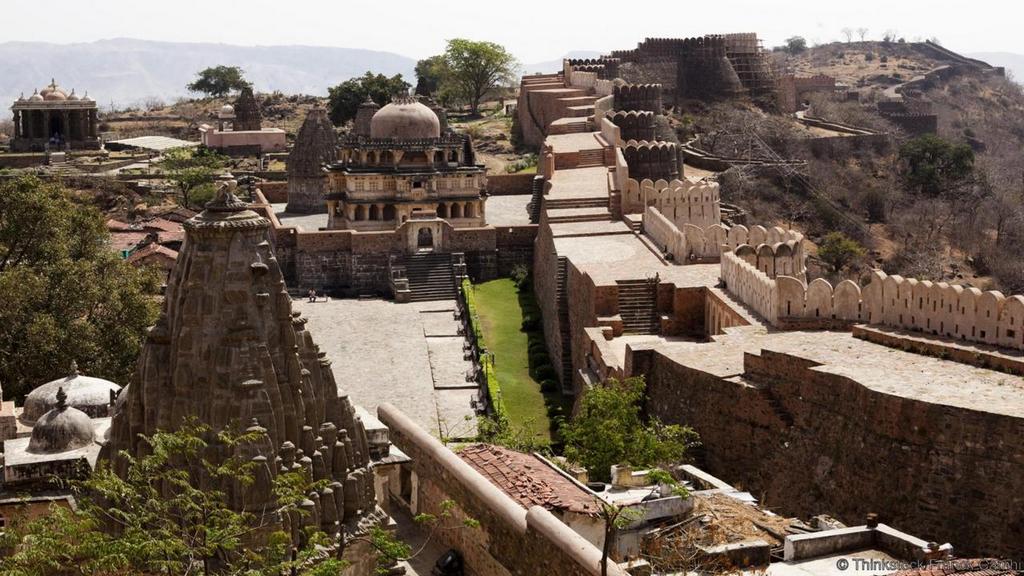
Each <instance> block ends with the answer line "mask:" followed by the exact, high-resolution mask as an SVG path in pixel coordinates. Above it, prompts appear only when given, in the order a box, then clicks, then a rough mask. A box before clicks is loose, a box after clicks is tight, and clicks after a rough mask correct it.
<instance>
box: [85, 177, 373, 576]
mask: <svg viewBox="0 0 1024 576" xmlns="http://www.w3.org/2000/svg"><path fill="white" fill-rule="evenodd" d="M233 191H234V185H233V184H226V185H224V186H223V187H222V188H221V190H220V191H219V192H218V195H217V197H216V198H215V199H214V200H213V201H212V202H210V203H209V204H208V205H207V207H206V210H204V211H203V212H202V213H201V214H199V215H198V216H196V217H195V218H193V219H191V220H189V221H187V222H186V223H185V232H186V237H185V242H184V245H183V247H182V252H181V259H180V260H179V263H178V265H177V266H176V267H175V269H174V272H173V273H172V275H171V279H170V281H169V282H168V286H167V292H166V299H165V304H164V310H163V313H162V314H161V316H160V318H159V320H158V321H157V323H156V325H155V326H154V328H153V329H152V330H151V331H150V333H149V335H148V337H147V340H146V342H145V344H144V346H143V350H142V352H141V355H140V358H139V362H138V367H137V371H136V375H135V377H134V378H133V380H132V382H131V384H129V385H128V386H127V387H126V388H125V390H123V391H122V393H121V394H120V395H119V397H118V399H117V402H116V404H115V407H114V413H113V422H112V426H111V431H110V441H109V444H108V445H107V447H106V449H105V454H106V455H107V456H108V457H111V458H113V460H114V469H115V471H118V472H119V473H123V472H124V471H125V470H126V463H125V462H124V461H122V460H121V459H119V458H117V457H116V456H115V455H116V454H118V453H120V452H121V451H122V450H123V451H127V452H128V453H129V454H140V453H141V451H143V450H145V446H144V444H143V442H142V440H141V439H140V436H139V435H140V434H145V435H151V434H153V433H154V432H155V431H156V430H157V429H164V430H167V429H173V428H174V427H176V426H177V425H179V424H180V423H181V421H182V419H183V418H185V417H189V416H194V417H196V418H198V419H199V421H200V422H202V423H204V424H206V425H208V426H210V427H211V428H212V429H214V430H219V429H223V428H225V427H228V426H236V425H241V426H247V431H250V432H256V433H258V434H259V436H260V440H259V441H257V442H254V443H252V444H246V445H244V446H238V447H236V448H229V447H226V446H221V445H218V444H217V443H216V442H214V443H213V447H212V449H211V454H210V457H211V458H213V459H218V458H221V459H223V458H228V457H231V456H233V455H234V456H240V457H243V458H247V459H252V461H254V462H257V463H258V464H259V466H258V469H257V473H256V480H255V483H254V484H253V485H252V486H249V487H248V488H246V489H244V490H242V489H241V488H242V487H241V486H236V487H234V489H233V490H232V491H231V492H232V493H234V494H236V495H237V499H236V501H235V502H234V505H235V506H236V507H238V508H239V509H245V510H251V511H255V512H261V513H262V512H264V511H267V510H269V511H270V512H269V515H270V522H271V524H275V525H277V526H279V527H283V528H286V529H290V530H291V531H292V534H293V536H294V537H297V534H298V530H299V529H300V528H301V527H302V526H304V525H313V526H319V527H320V528H321V529H323V530H324V531H325V532H326V533H328V534H331V535H346V536H352V535H353V534H360V533H363V532H364V531H365V530H367V529H369V527H370V526H372V525H376V524H379V523H381V522H385V521H386V519H387V517H386V514H385V513H384V512H383V511H382V510H381V509H380V508H379V507H378V506H377V503H376V500H375V486H374V477H373V471H372V470H371V469H370V466H369V465H370V459H371V452H372V451H373V450H372V447H371V445H370V442H369V441H368V439H367V434H366V430H365V428H364V425H363V423H362V421H361V419H360V418H359V417H357V416H356V414H355V409H354V407H353V406H352V404H351V403H350V402H349V399H348V397H347V395H345V394H344V393H342V392H340V391H339V389H338V386H337V384H336V382H335V380H334V374H333V372H332V370H331V362H330V360H328V359H327V358H326V357H325V356H324V354H323V353H321V352H320V351H319V349H318V347H317V346H316V344H315V343H314V341H313V338H312V336H311V335H310V334H309V332H307V331H306V328H305V323H306V322H305V320H304V319H303V318H300V317H299V315H298V314H296V313H293V312H292V304H291V298H290V297H289V295H288V291H287V289H286V287H285V282H284V278H283V276H282V273H281V268H280V267H279V266H278V261H277V258H276V256H275V254H274V251H273V249H272V248H271V245H270V242H269V241H268V234H267V232H268V229H269V227H270V222H269V221H268V220H267V219H266V218H263V217H261V216H260V215H258V214H257V213H256V212H254V211H252V210H250V209H249V206H248V205H247V204H245V203H244V202H242V201H240V200H239V199H238V198H237V197H236V196H235V195H234V192H233ZM385 451H386V450H385ZM298 468H305V469H306V470H308V472H309V474H310V476H311V477H312V479H313V480H315V481H323V482H324V483H325V485H324V487H323V488H322V489H320V490H319V491H317V492H313V493H311V494H310V498H309V499H308V500H307V501H306V502H305V503H304V504H303V507H304V508H305V509H306V510H307V511H308V512H309V513H310V514H309V515H308V516H304V517H302V518H301V519H300V518H297V517H288V516H285V517H281V516H279V515H277V514H276V513H275V512H274V509H275V497H274V494H273V493H272V491H271V484H272V481H273V479H274V478H275V477H276V476H277V474H278V473H279V472H280V471H283V470H294V469H298ZM360 550H361V551H360ZM346 554H351V555H352V559H353V560H354V562H355V563H354V566H353V567H352V568H350V570H351V571H350V572H346V574H369V573H370V571H371V570H372V562H369V563H366V562H364V561H363V560H364V558H363V557H364V556H369V555H368V554H366V550H365V547H362V548H361V547H360V546H355V545H354V546H352V547H349V548H347V549H346Z"/></svg>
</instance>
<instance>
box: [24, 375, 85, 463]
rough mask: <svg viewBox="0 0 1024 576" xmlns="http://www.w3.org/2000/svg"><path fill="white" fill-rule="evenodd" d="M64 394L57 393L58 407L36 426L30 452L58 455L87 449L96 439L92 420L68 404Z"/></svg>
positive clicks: (61, 391) (33, 430)
mask: <svg viewBox="0 0 1024 576" xmlns="http://www.w3.org/2000/svg"><path fill="white" fill-rule="evenodd" d="M66 398H67V396H66V395H65V394H64V391H63V390H61V389H58V391H57V405H56V406H55V407H54V408H53V409H52V410H50V411H49V412H47V413H46V414H43V415H42V417H41V418H39V421H38V422H36V425H35V426H33V427H32V437H31V438H30V439H29V441H28V452H30V453H33V454H57V453H60V452H67V451H69V450H77V449H79V448H84V447H86V446H88V445H90V444H92V443H93V441H94V440H95V439H96V429H95V427H93V424H92V420H91V419H90V418H89V416H87V415H86V414H85V412H82V411H81V410H78V409H76V408H72V407H71V406H68V405H67V403H66V402H65V400H66Z"/></svg>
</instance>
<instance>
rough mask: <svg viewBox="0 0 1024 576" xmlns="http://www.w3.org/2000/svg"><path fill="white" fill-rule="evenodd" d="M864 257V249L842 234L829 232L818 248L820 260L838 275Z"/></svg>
mask: <svg viewBox="0 0 1024 576" xmlns="http://www.w3.org/2000/svg"><path fill="white" fill-rule="evenodd" d="M863 256H864V247H863V246H861V245H860V243H858V242H857V241H856V240H854V239H852V238H850V237H848V236H847V235H846V234H843V233H842V232H829V233H828V235H826V236H825V239H824V240H822V242H821V245H820V246H818V258H821V259H822V260H823V261H824V262H825V263H827V264H828V265H829V266H831V267H832V270H833V271H834V272H835V273H837V274H838V273H839V272H840V271H842V270H843V268H846V267H847V266H849V265H850V264H851V263H853V261H854V260H857V259H858V258H862V257H863Z"/></svg>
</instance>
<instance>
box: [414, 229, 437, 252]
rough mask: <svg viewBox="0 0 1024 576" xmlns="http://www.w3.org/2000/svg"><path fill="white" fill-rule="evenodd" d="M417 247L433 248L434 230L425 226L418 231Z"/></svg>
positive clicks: (422, 248)
mask: <svg viewBox="0 0 1024 576" xmlns="http://www.w3.org/2000/svg"><path fill="white" fill-rule="evenodd" d="M416 248H417V249H418V250H433V248H434V231H433V230H431V229H430V228H428V227H426V226H424V227H423V228H420V229H419V231H418V232H416Z"/></svg>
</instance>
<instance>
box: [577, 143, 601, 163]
mask: <svg viewBox="0 0 1024 576" xmlns="http://www.w3.org/2000/svg"><path fill="white" fill-rule="evenodd" d="M591 166H604V149H603V148H598V149H597V150H580V156H579V163H578V164H577V167H578V168H588V167H591Z"/></svg>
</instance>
